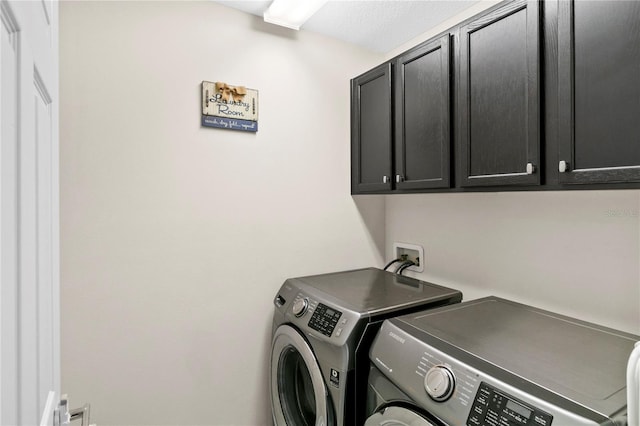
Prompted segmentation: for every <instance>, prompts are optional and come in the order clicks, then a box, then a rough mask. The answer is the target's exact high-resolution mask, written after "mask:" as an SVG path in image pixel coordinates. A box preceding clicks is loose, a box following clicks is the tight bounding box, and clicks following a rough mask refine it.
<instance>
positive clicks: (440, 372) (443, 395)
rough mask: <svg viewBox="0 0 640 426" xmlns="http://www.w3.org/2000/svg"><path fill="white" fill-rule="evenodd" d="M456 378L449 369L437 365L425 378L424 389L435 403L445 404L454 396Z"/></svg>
mask: <svg viewBox="0 0 640 426" xmlns="http://www.w3.org/2000/svg"><path fill="white" fill-rule="evenodd" d="M454 388H455V378H454V375H453V373H452V372H451V370H450V369H449V368H448V367H445V366H444V365H436V366H434V367H431V368H430V369H429V371H427V374H426V375H425V376H424V389H425V390H426V391H427V394H428V395H429V396H430V397H431V399H433V400H434V401H438V402H444V401H446V400H447V399H449V398H450V397H451V395H453V389H454Z"/></svg>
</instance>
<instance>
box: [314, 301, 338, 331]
mask: <svg viewBox="0 0 640 426" xmlns="http://www.w3.org/2000/svg"><path fill="white" fill-rule="evenodd" d="M341 316H342V312H340V311H338V310H336V309H331V308H330V307H328V306H327V305H324V304H322V303H318V307H317V308H316V310H315V312H314V313H313V316H311V319H310V320H309V324H308V325H309V327H311V328H312V329H314V330H316V331H319V332H320V333H322V334H324V335H325V336H329V337H331V334H332V333H333V330H334V329H335V328H336V325H337V324H338V321H339V320H340V317H341ZM338 333H342V328H339V329H338Z"/></svg>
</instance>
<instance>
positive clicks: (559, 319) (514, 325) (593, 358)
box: [391, 297, 640, 415]
mask: <svg viewBox="0 0 640 426" xmlns="http://www.w3.org/2000/svg"><path fill="white" fill-rule="evenodd" d="M391 321H398V322H396V324H398V325H400V324H401V323H402V322H404V323H405V324H408V325H410V326H412V327H414V330H413V331H412V329H411V327H410V328H406V326H405V327H403V328H404V329H405V330H407V331H408V332H409V333H411V334H414V335H416V337H417V338H419V339H420V338H421V337H420V336H421V335H422V336H423V337H422V339H429V336H434V337H436V338H437V340H440V341H442V342H444V343H446V344H449V345H452V346H455V347H457V348H459V349H461V350H462V351H464V352H466V353H468V354H470V355H471V356H472V357H477V358H480V359H482V360H484V361H487V362H489V363H491V364H493V365H495V366H497V367H499V368H501V369H503V370H506V371H508V372H510V373H512V374H515V375H517V376H520V377H522V378H524V379H526V380H527V381H529V382H532V383H535V384H536V385H538V386H541V387H544V388H547V389H549V390H551V391H552V392H555V393H557V394H559V395H561V396H563V397H565V398H567V399H570V400H573V401H575V402H578V403H579V404H581V405H583V406H586V407H589V408H591V409H592V410H595V411H597V412H600V413H602V414H605V415H611V414H613V413H616V412H617V411H618V410H620V409H621V408H623V407H624V406H625V405H626V395H625V388H626V370H625V369H626V364H627V360H628V358H629V355H630V353H631V351H632V350H633V346H634V343H635V342H636V341H637V340H640V337H638V336H634V335H632V334H628V333H624V332H620V331H616V330H612V329H609V328H605V327H601V326H598V325H595V324H591V323H587V322H584V321H580V320H577V319H573V318H569V317H565V316H562V315H558V314H554V313H551V312H548V311H543V310H540V309H536V308H533V307H530V306H526V305H522V304H519V303H515V302H511V301H508V300H503V299H499V298H497V297H488V298H484V299H479V300H476V301H471V302H466V303H462V304H458V305H451V306H449V307H444V308H439V309H436V310H434V311H427V312H423V313H417V314H411V315H406V316H403V317H400V318H399V319H394V320H391ZM437 340H436V342H437ZM432 341H433V339H429V342H432ZM433 345H434V346H437V343H433ZM445 352H446V350H445ZM471 359H473V358H471Z"/></svg>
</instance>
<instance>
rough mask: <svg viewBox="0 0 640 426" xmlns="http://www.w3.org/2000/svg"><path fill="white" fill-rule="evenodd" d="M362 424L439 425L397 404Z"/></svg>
mask: <svg viewBox="0 0 640 426" xmlns="http://www.w3.org/2000/svg"><path fill="white" fill-rule="evenodd" d="M364 426H440V423H435V422H432V421H431V420H428V419H427V418H426V417H424V416H422V415H421V414H418V413H417V412H415V411H413V410H411V409H408V408H404V407H397V406H389V407H387V408H385V409H383V410H380V411H378V412H377V413H375V414H374V415H372V416H371V417H369V418H368V419H367V421H366V422H365V424H364Z"/></svg>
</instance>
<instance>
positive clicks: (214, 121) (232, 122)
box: [202, 115, 258, 132]
mask: <svg viewBox="0 0 640 426" xmlns="http://www.w3.org/2000/svg"><path fill="white" fill-rule="evenodd" d="M202 125H203V126H206V127H216V128H218V129H229V130H241V131H243V132H257V131H258V122H257V121H251V120H238V119H237V118H225V117H217V116H213V115H203V116H202Z"/></svg>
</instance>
